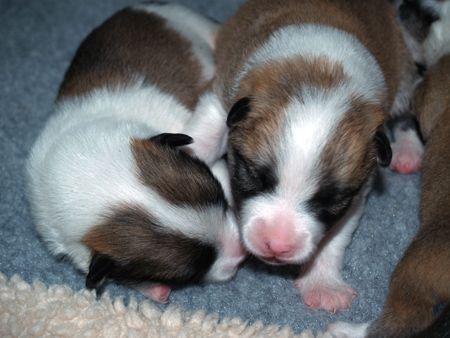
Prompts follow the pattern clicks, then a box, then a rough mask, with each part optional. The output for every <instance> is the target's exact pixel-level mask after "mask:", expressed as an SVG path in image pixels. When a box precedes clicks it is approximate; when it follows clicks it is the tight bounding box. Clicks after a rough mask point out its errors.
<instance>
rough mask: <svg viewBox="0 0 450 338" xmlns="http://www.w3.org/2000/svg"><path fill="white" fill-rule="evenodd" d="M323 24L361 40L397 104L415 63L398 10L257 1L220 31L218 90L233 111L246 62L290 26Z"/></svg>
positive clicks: (380, 4)
mask: <svg viewBox="0 0 450 338" xmlns="http://www.w3.org/2000/svg"><path fill="white" fill-rule="evenodd" d="M302 24H319V25H326V26H330V27H333V28H337V29H340V30H343V31H345V32H347V33H350V34H352V35H353V36H355V37H356V38H357V39H358V40H359V41H360V42H361V43H362V44H363V45H364V46H365V47H366V48H367V49H368V50H369V51H370V52H371V53H372V54H373V55H374V57H375V58H376V59H377V61H378V63H379V65H380V67H381V69H382V70H383V73H384V75H385V77H386V82H387V86H388V90H389V95H388V102H389V103H391V102H392V100H393V98H394V95H395V93H396V91H397V87H398V85H399V81H400V71H399V70H400V69H401V67H402V65H403V63H404V62H405V59H407V60H408V62H410V63H412V59H411V57H410V56H409V54H408V53H407V51H406V47H405V45H404V42H403V39H402V34H401V30H400V27H399V26H398V24H397V21H396V18H395V10H394V8H393V7H392V6H391V5H390V4H389V3H388V2H387V1H382V0H374V1H373V0H364V1H358V2H348V1H342V0H339V1H329V0H320V1H317V0H304V1H294V0H284V1H277V2H275V1H270V0H253V1H248V2H247V3H245V4H244V5H243V6H242V7H241V8H240V9H239V11H238V12H237V14H236V15H235V16H234V17H232V18H231V19H230V20H229V22H227V23H226V24H225V25H224V26H223V27H222V29H221V30H220V31H219V34H218V37H217V49H216V60H217V81H216V84H215V90H216V91H217V92H218V94H219V95H221V96H222V97H224V101H225V106H226V108H229V106H230V105H231V104H232V101H233V100H234V99H235V98H234V97H231V96H232V93H231V90H230V88H233V86H232V84H233V82H234V81H235V79H236V77H237V76H238V74H239V73H240V72H241V71H242V69H243V67H244V64H245V60H246V59H248V58H249V56H250V55H252V54H253V53H254V52H255V51H256V50H257V49H258V48H260V47H261V46H262V45H263V44H264V43H265V42H266V41H267V40H268V39H269V37H270V36H271V35H272V33H273V32H274V31H275V30H277V29H279V28H281V27H284V26H288V25H302Z"/></svg>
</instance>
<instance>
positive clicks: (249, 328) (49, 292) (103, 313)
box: [0, 274, 332, 338]
mask: <svg viewBox="0 0 450 338" xmlns="http://www.w3.org/2000/svg"><path fill="white" fill-rule="evenodd" d="M0 337H2V338H8V337H14V338H16V337H17V338H19V337H20V338H23V337H61V338H63V337H64V338H66V337H67V338H76V337H83V338H94V337H96V338H97V337H99V338H100V337H105V338H119V337H130V338H141V337H142V338H143V337H152V338H157V337H174V338H189V337H192V338H194V337H195V338H200V337H219V338H225V337H230V338H232V337H243V338H244V337H245V338H253V337H254V338H257V337H274V338H277V337H279V338H291V337H292V338H314V335H313V333H312V332H311V331H310V330H305V331H304V332H302V333H301V334H297V335H295V334H294V331H293V330H292V328H291V327H290V326H288V325H286V326H284V327H283V328H280V327H279V326H277V325H270V326H264V325H263V323H262V322H261V321H256V322H255V323H253V324H252V325H248V323H247V322H244V321H242V319H241V318H224V319H223V320H221V321H220V322H219V314H218V313H211V314H206V313H205V312H204V311H196V312H186V311H183V309H182V308H181V307H178V306H168V307H167V308H166V309H165V310H164V311H161V310H160V309H159V308H158V307H157V306H156V305H155V304H153V303H152V302H151V301H149V300H144V301H142V302H141V303H139V304H138V302H137V301H136V299H135V298H133V297H132V298H131V299H130V302H129V303H128V304H125V303H124V300H123V298H121V297H117V298H116V299H114V300H112V299H111V297H110V296H109V295H108V294H107V293H105V294H104V295H102V297H101V298H100V299H97V298H96V295H95V292H93V291H92V292H91V291H87V290H82V291H79V292H73V291H72V289H71V288H70V287H69V286H67V285H54V286H50V287H48V288H47V287H46V286H45V284H44V283H42V282H41V281H39V280H36V281H35V282H34V283H33V284H32V285H30V284H28V283H27V282H25V281H23V280H22V279H21V278H20V277H19V276H18V275H14V276H13V277H12V278H11V279H10V280H8V278H7V277H6V276H5V275H3V274H0ZM316 337H317V338H332V336H331V335H330V334H328V333H325V334H322V333H321V332H319V333H318V334H317V336H316Z"/></svg>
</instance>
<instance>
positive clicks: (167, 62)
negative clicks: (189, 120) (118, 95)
mask: <svg viewBox="0 0 450 338" xmlns="http://www.w3.org/2000/svg"><path fill="white" fill-rule="evenodd" d="M149 6H150V5H149ZM152 6H164V5H152ZM150 9H151V7H150ZM174 55H176V56H177V57H174ZM209 80H210V79H205V78H203V74H202V65H201V63H200V61H199V60H198V58H196V56H195V54H194V52H193V49H192V43H191V42H190V41H189V40H188V39H186V38H184V37H183V36H182V35H181V34H180V33H179V32H177V31H176V30H174V29H173V28H172V27H171V25H170V23H169V22H168V20H167V19H165V18H163V17H162V16H160V15H158V14H155V13H151V12H149V11H146V10H145V8H144V7H143V8H125V9H123V10H122V11H120V12H118V13H117V14H115V15H114V16H112V17H111V18H110V19H108V20H107V21H105V22H104V23H103V24H102V25H101V26H99V27H98V28H96V29H95V30H94V31H93V32H92V33H91V34H90V35H89V36H88V37H87V38H86V39H85V40H84V41H83V42H82V44H81V45H80V47H79V48H78V50H77V52H76V54H75V57H74V58H73V60H72V63H71V65H70V67H69V69H68V70H67V72H66V74H65V77H64V80H63V82H62V84H61V87H60V90H59V94H58V100H62V99H64V98H71V97H74V96H83V95H86V94H88V93H90V92H92V91H93V90H95V89H99V88H104V87H106V88H115V87H117V86H127V85H129V84H135V83H136V82H138V83H142V84H144V85H155V86H157V87H158V88H160V89H161V90H162V91H163V92H165V93H168V94H171V95H174V96H175V97H177V98H178V99H179V100H180V101H181V102H182V103H183V104H184V105H186V106H187V107H188V108H189V109H193V108H194V107H195V105H196V103H197V100H198V96H199V95H200V94H201V93H202V92H203V91H204V90H205V88H206V86H207V85H208V84H209Z"/></svg>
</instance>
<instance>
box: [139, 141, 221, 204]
mask: <svg viewBox="0 0 450 338" xmlns="http://www.w3.org/2000/svg"><path fill="white" fill-rule="evenodd" d="M131 149H132V151H133V155H134V158H135V161H136V165H137V169H138V175H139V177H140V178H141V180H142V183H143V184H144V185H146V186H148V187H149V188H151V189H153V190H155V191H156V192H157V193H158V194H159V195H160V196H161V197H163V198H164V199H165V200H167V201H168V202H170V203H172V204H174V205H178V206H184V205H185V206H191V207H196V208H202V207H204V206H211V205H214V206H219V207H222V208H223V210H224V212H225V209H226V207H227V202H226V199H225V195H224V192H223V189H222V186H221V185H220V183H219V181H218V180H217V179H216V178H215V177H214V176H213V174H212V173H211V171H210V170H209V168H208V167H207V166H206V164H205V163H203V162H202V161H200V160H199V159H197V158H194V157H192V156H190V155H188V154H186V153H184V152H182V151H180V150H178V149H175V148H172V147H170V146H162V145H160V144H159V143H157V142H154V141H152V140H134V141H133V142H132V144H131Z"/></svg>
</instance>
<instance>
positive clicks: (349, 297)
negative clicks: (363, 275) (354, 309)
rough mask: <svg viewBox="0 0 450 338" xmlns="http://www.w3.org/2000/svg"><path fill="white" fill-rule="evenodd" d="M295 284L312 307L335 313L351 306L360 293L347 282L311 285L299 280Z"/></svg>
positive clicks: (307, 303) (304, 299)
mask: <svg viewBox="0 0 450 338" xmlns="http://www.w3.org/2000/svg"><path fill="white" fill-rule="evenodd" d="M295 286H296V287H297V288H298V289H299V290H300V293H301V295H302V297H303V301H304V302H305V303H306V305H308V306H309V307H310V308H319V309H324V310H326V311H330V312H333V313H335V312H336V311H339V310H342V309H348V308H350V307H351V304H352V302H353V299H354V298H355V297H356V296H357V295H358V294H357V293H356V292H355V290H353V288H352V287H351V286H350V285H348V284H347V283H344V282H341V283H338V284H330V285H323V284H315V285H312V286H311V287H307V286H304V285H302V282H301V281H297V282H296V284H295Z"/></svg>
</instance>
